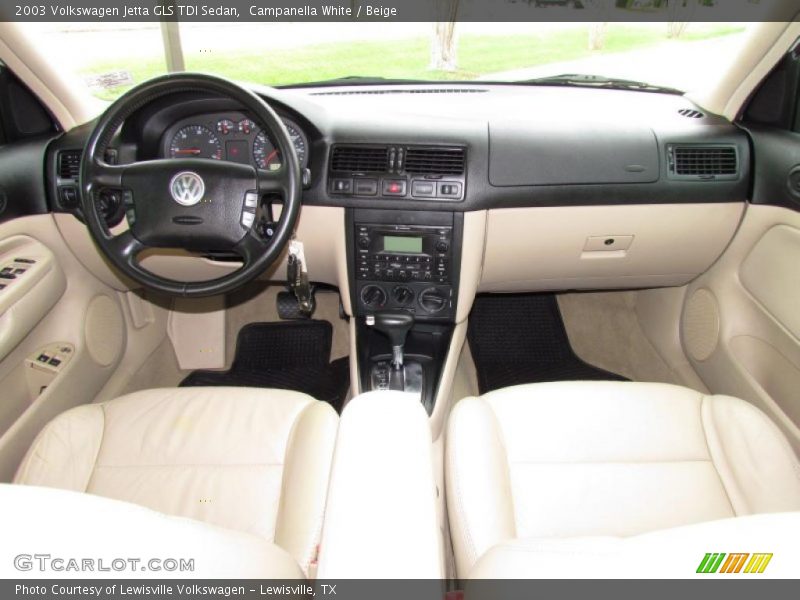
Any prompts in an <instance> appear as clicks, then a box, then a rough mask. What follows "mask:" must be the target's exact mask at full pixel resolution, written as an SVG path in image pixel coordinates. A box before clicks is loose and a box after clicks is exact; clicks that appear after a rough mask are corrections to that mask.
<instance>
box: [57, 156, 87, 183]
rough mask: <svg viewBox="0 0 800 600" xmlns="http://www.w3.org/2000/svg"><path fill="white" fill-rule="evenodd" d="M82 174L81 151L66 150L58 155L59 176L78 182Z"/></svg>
mask: <svg viewBox="0 0 800 600" xmlns="http://www.w3.org/2000/svg"><path fill="white" fill-rule="evenodd" d="M80 172H81V151H80V150H64V151H63V152H61V153H60V154H59V155H58V176H59V178H61V179H71V180H73V181H77V180H78V177H79V176H80Z"/></svg>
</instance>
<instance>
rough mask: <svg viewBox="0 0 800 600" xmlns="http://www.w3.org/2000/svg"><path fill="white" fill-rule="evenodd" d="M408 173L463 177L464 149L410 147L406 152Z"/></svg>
mask: <svg viewBox="0 0 800 600" xmlns="http://www.w3.org/2000/svg"><path fill="white" fill-rule="evenodd" d="M406 172H408V173H421V174H424V175H461V174H462V173H463V172H464V149H463V148H421V147H415V146H410V147H409V148H408V150H407V151H406Z"/></svg>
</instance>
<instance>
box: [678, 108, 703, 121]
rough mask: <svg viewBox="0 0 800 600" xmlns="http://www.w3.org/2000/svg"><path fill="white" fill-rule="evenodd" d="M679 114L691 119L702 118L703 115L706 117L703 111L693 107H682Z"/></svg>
mask: <svg viewBox="0 0 800 600" xmlns="http://www.w3.org/2000/svg"><path fill="white" fill-rule="evenodd" d="M678 114H679V115H681V116H684V117H688V118H690V119H702V118H703V117H705V115H704V114H703V113H701V112H700V111H699V110H695V109H693V108H682V109H680V110H679V111H678Z"/></svg>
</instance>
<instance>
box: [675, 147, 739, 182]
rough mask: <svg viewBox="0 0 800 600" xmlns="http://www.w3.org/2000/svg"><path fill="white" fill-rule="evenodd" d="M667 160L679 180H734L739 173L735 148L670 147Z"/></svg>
mask: <svg viewBox="0 0 800 600" xmlns="http://www.w3.org/2000/svg"><path fill="white" fill-rule="evenodd" d="M669 160H670V165H669V166H670V175H671V176H673V177H677V178H680V179H734V178H736V176H737V174H738V171H739V164H738V158H737V154H736V147H735V146H699V145H698V146H672V147H670V148H669Z"/></svg>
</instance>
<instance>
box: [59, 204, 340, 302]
mask: <svg viewBox="0 0 800 600" xmlns="http://www.w3.org/2000/svg"><path fill="white" fill-rule="evenodd" d="M54 217H55V221H56V224H57V225H58V229H59V231H61V235H62V236H63V237H64V240H65V242H66V244H67V245H68V246H69V248H70V249H71V250H72V252H73V253H74V254H75V256H76V257H77V258H78V260H79V261H80V262H81V263H82V264H83V266H84V267H86V268H87V269H88V270H89V271H90V272H91V273H93V274H94V275H95V277H97V278H98V279H99V280H100V281H102V282H103V283H105V284H106V285H108V286H109V287H112V288H114V289H116V290H118V291H121V292H125V291H128V290H131V289H136V288H137V287H138V286H137V285H136V284H135V283H134V282H132V281H130V280H128V279H127V278H126V277H125V276H124V275H122V274H121V273H119V272H118V271H117V270H116V269H115V268H114V267H113V266H111V265H110V264H109V263H108V261H107V260H106V259H105V258H104V257H103V255H102V254H101V253H100V251H99V250H98V248H97V246H96V245H95V243H94V241H93V240H92V238H91V236H90V235H89V231H88V230H87V229H86V226H85V225H84V224H83V223H81V222H80V221H78V220H77V219H76V218H75V217H74V216H73V215H71V214H65V213H57V214H55V215H54ZM344 231H345V223H344V208H341V207H329V206H303V207H302V208H301V209H300V216H299V217H298V220H297V226H296V228H295V237H296V239H298V240H300V241H301V242H303V244H304V246H305V256H306V260H307V262H308V271H309V277H310V279H311V280H313V281H316V282H320V283H327V284H330V285H334V286H337V287H338V288H339V290H340V291H341V296H342V302H343V304H344V308H345V312H347V313H348V314H351V309H350V294H349V291H348V290H349V287H348V283H347V281H348V280H347V251H346V246H345V234H344ZM286 256H287V250H284V252H283V254H282V255H281V259H280V260H279V261H278V262H277V263H275V264H274V265H273V266H272V267H270V268H269V269H268V270H267V271H266V272H265V273H264V274H263V275H261V277H260V279H262V280H278V281H282V280H284V279H286ZM141 264H142V266H143V267H145V268H147V269H150V270H152V271H153V272H154V273H156V274H158V275H162V276H164V277H169V278H173V279H179V280H182V281H202V280H206V279H214V278H216V277H221V276H223V275H225V274H227V273H230V272H231V271H233V270H235V269H237V268H238V264H237V263H221V262H215V261H212V260H208V259H206V258H203V257H201V256H197V255H193V254H190V253H188V252H185V251H182V250H158V251H147V253H146V254H145V255H144V256H143V258H142V260H141Z"/></svg>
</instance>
